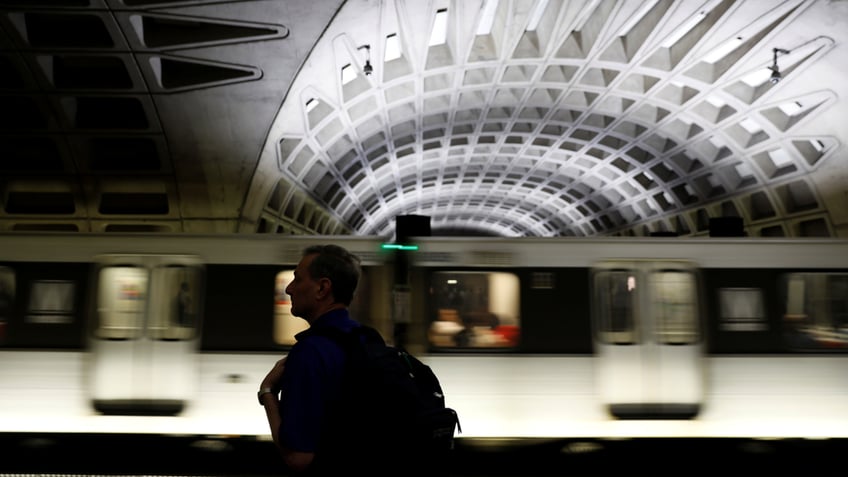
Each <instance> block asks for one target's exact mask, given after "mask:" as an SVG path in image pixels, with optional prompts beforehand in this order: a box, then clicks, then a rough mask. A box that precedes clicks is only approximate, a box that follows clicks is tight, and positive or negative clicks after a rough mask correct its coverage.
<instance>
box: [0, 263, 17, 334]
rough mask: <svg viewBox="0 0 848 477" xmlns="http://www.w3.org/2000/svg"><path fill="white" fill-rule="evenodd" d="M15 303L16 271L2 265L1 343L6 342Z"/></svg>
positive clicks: (0, 277) (0, 295)
mask: <svg viewBox="0 0 848 477" xmlns="http://www.w3.org/2000/svg"><path fill="white" fill-rule="evenodd" d="M14 303H15V271H14V270H13V269H12V268H10V267H0V344H4V343H6V327H7V326H9V325H8V323H9V321H11V319H12V310H13V308H14V306H13V304H14Z"/></svg>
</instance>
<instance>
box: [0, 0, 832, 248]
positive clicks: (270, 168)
mask: <svg viewBox="0 0 848 477" xmlns="http://www.w3.org/2000/svg"><path fill="white" fill-rule="evenodd" d="M0 12H2V15H0V188H2V189H1V190H2V195H0V202H1V203H2V209H0V230H3V231H13V230H76V231H80V232H89V231H145V232H159V231H162V232H212V233H228V232H242V233H254V232H261V233H281V234H291V233H295V234H303V233H315V234H355V235H383V236H387V237H388V236H391V235H392V234H393V231H394V217H395V216H397V215H405V214H419V215H428V216H430V217H431V218H432V219H431V226H432V228H433V231H434V234H471V235H497V236H597V235H648V234H651V233H662V232H666V233H667V232H673V233H677V234H679V235H704V234H706V233H707V227H708V224H709V219H710V218H714V217H722V216H737V217H741V218H742V219H743V223H744V225H745V232H746V233H747V234H748V235H753V236H840V237H848V212H846V208H848V152H846V147H845V144H846V137H848V127H846V124H848V108H846V99H845V98H846V96H848V81H846V78H848V60H846V58H848V51H846V50H847V49H846V40H848V28H846V25H848V2H846V1H837V0H807V1H804V0H789V1H774V0H740V1H727V0H678V1H672V0H652V1H644V0H580V1H577V0H573V1H568V0H453V1H451V0H348V1H342V0H286V1H281V0H262V1H211V0H210V1H200V0H191V1H163V0H33V1H23V0H19V1H12V0H0Z"/></svg>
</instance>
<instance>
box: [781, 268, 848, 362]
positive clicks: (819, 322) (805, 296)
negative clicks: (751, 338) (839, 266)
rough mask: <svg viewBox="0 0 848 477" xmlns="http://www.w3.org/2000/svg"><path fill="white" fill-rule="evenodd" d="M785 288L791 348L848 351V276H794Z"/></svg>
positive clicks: (786, 325) (786, 327) (787, 335)
mask: <svg viewBox="0 0 848 477" xmlns="http://www.w3.org/2000/svg"><path fill="white" fill-rule="evenodd" d="M784 288H785V290H784V296H785V297H786V303H785V306H786V307H785V310H786V313H785V314H784V315H783V324H784V327H783V329H784V337H785V339H786V343H787V345H788V346H789V347H790V348H793V349H796V350H846V351H848V273H792V274H789V275H788V276H787V277H786V279H785V280H784Z"/></svg>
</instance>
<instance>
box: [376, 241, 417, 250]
mask: <svg viewBox="0 0 848 477" xmlns="http://www.w3.org/2000/svg"><path fill="white" fill-rule="evenodd" d="M380 248H381V249H383V250H406V251H415V250H418V245H404V244H400V243H384V244H382V245H380Z"/></svg>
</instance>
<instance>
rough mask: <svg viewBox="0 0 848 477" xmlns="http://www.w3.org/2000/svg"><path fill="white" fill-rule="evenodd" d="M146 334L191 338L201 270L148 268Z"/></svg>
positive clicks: (196, 316) (197, 314) (159, 337)
mask: <svg viewBox="0 0 848 477" xmlns="http://www.w3.org/2000/svg"><path fill="white" fill-rule="evenodd" d="M151 278H152V284H151V293H152V294H154V296H153V299H151V300H150V311H149V313H148V315H147V333H148V336H149V337H150V338H151V339H157V340H169V341H172V340H190V339H193V338H194V337H195V336H196V335H197V326H198V322H199V318H200V304H201V303H202V300H201V292H202V289H201V288H202V269H201V268H199V267H191V266H186V265H166V266H158V267H155V268H154V269H153V270H152V271H151Z"/></svg>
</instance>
